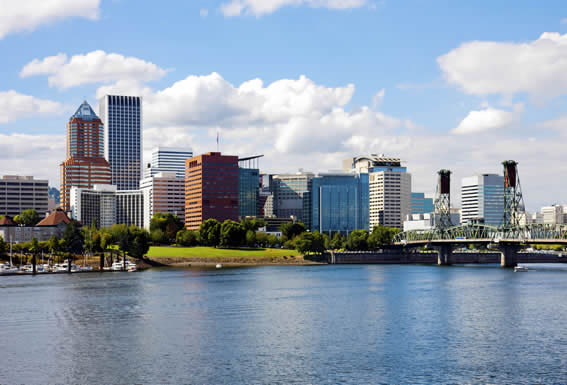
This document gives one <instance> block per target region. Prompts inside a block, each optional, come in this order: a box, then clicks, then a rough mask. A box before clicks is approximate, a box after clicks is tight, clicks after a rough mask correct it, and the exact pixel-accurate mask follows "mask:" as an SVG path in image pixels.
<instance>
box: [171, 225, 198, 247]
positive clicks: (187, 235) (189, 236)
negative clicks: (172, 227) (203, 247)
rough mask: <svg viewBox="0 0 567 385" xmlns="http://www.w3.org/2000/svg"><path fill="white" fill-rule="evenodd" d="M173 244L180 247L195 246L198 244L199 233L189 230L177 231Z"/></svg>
mask: <svg viewBox="0 0 567 385" xmlns="http://www.w3.org/2000/svg"><path fill="white" fill-rule="evenodd" d="M175 243H177V244H178V245H181V246H187V247H191V246H197V245H198V244H199V233H198V232H196V231H191V230H185V229H182V230H179V231H178V232H177V236H176V237H175Z"/></svg>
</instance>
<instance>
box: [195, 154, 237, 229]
mask: <svg viewBox="0 0 567 385" xmlns="http://www.w3.org/2000/svg"><path fill="white" fill-rule="evenodd" d="M185 169H186V173H185V227H187V229H189V230H198V229H199V226H201V223H203V222H204V221H206V220H207V219H210V218H214V219H217V220H218V221H221V222H222V221H224V220H226V219H232V220H234V221H236V220H238V173H239V170H238V157H237V156H229V155H221V153H220V152H209V153H206V154H203V155H199V156H196V157H193V158H191V159H187V160H186V161H185Z"/></svg>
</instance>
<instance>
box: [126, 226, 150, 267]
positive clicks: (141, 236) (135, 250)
mask: <svg viewBox="0 0 567 385" xmlns="http://www.w3.org/2000/svg"><path fill="white" fill-rule="evenodd" d="M128 230H129V232H130V237H129V238H130V239H131V243H130V244H129V245H128V254H129V255H130V256H131V257H134V258H138V259H140V258H143V257H144V255H146V253H147V252H148V250H149V249H150V234H149V233H148V232H147V231H146V230H145V229H140V228H138V227H135V226H131V227H130V228H129V229H128Z"/></svg>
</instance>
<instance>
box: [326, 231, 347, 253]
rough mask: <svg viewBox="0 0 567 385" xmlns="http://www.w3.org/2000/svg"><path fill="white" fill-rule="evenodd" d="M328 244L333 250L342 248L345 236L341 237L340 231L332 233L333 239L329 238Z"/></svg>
mask: <svg viewBox="0 0 567 385" xmlns="http://www.w3.org/2000/svg"><path fill="white" fill-rule="evenodd" d="M329 246H330V248H331V249H333V250H339V249H344V247H345V237H343V236H342V235H341V233H335V235H333V239H331V242H330V244H329Z"/></svg>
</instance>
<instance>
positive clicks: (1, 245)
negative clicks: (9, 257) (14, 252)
mask: <svg viewBox="0 0 567 385" xmlns="http://www.w3.org/2000/svg"><path fill="white" fill-rule="evenodd" d="M7 250H8V244H7V243H6V242H4V238H2V236H1V235H0V255H4V254H6V251H7Z"/></svg>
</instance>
